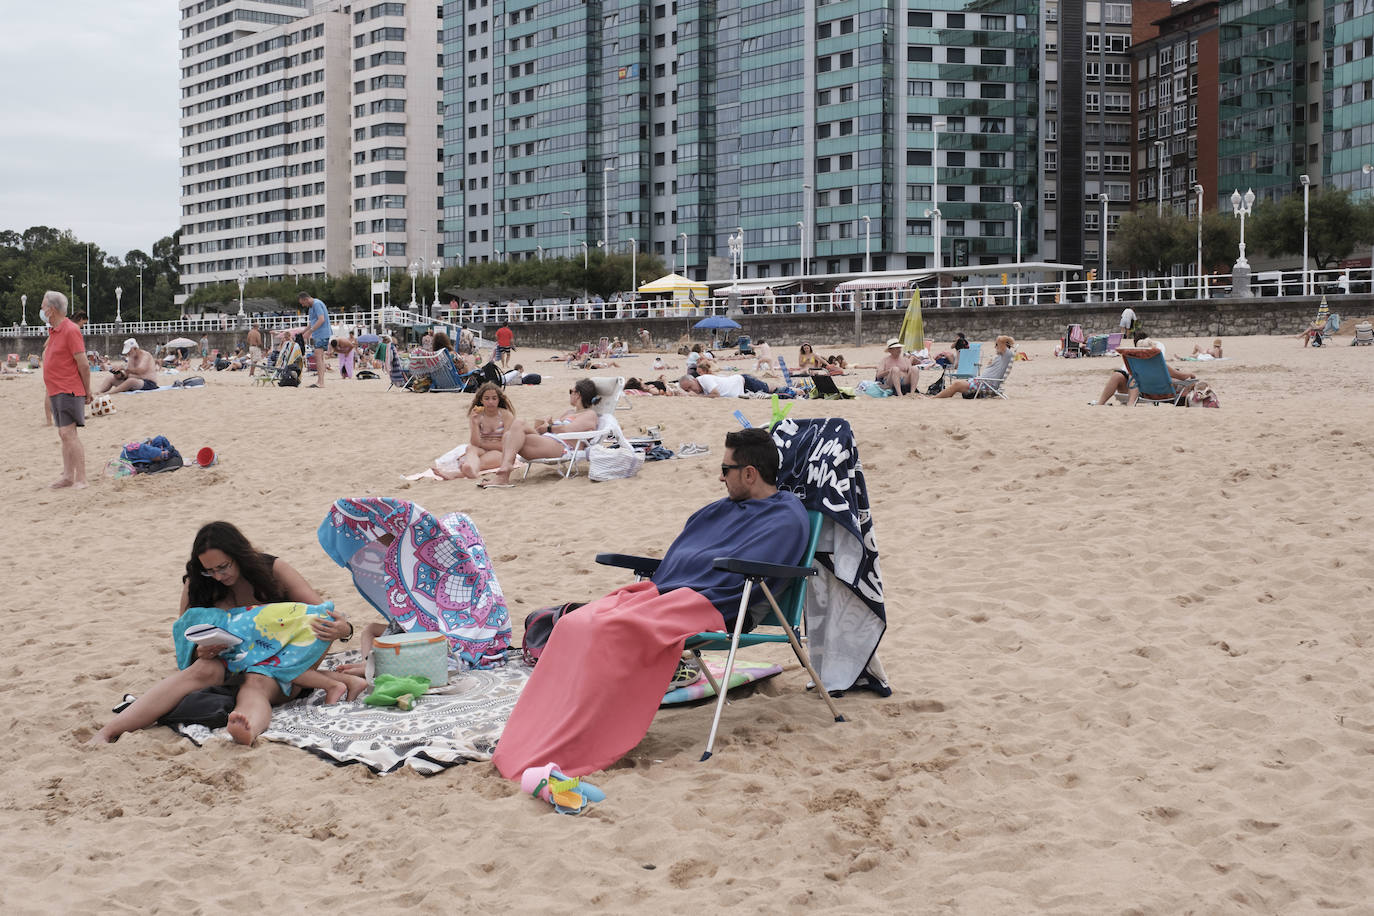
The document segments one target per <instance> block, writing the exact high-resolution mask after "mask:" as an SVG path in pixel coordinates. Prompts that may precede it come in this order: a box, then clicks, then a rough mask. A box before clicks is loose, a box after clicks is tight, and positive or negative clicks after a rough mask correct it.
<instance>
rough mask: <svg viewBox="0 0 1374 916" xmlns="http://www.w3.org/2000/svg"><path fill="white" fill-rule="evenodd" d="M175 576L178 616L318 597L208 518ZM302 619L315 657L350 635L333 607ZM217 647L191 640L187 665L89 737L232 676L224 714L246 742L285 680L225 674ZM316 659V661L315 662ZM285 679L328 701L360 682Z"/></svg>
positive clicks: (306, 675) (282, 692) (355, 689)
mask: <svg viewBox="0 0 1374 916" xmlns="http://www.w3.org/2000/svg"><path fill="white" fill-rule="evenodd" d="M182 583H183V584H182V589H181V610H180V612H179V613H180V614H182V615H184V614H185V613H186V611H187V609H188V608H193V607H200V608H220V609H222V610H229V609H231V608H238V607H249V606H252V605H256V604H268V603H273V602H300V603H304V604H311V605H319V604H323V603H324V599H322V598H321V597H320V595H319V593H318V592H316V591H315V589H313V588H311V586H310V583H308V582H306V581H305V579H304V577H302V576H301V574H300V573H298V572H297V571H296V570H295V569H294V568H292V566H291V565H290V564H289V563H287V562H286V561H285V560H282V559H280V558H278V557H274V556H272V555H271V554H266V553H262V552H260V551H258V550H256V549H254V548H253V546H252V545H251V544H250V543H249V542H248V539H247V538H245V537H244V536H243V534H242V533H241V532H240V531H239V530H238V528H236V527H234V526H233V525H231V524H230V523H229V522H211V523H209V524H208V525H205V526H203V527H202V528H201V529H200V531H198V532H197V533H196V537H195V541H194V542H193V543H192V547H191V558H190V559H189V560H188V561H187V562H186V575H185V576H183V577H182ZM309 626H310V630H311V631H313V634H314V636H315V639H316V640H318V641H319V642H320V643H323V645H321V647H320V650H319V658H323V657H324V652H325V649H326V648H327V647H328V646H327V644H328V642H330V641H332V640H335V639H345V640H346V639H348V638H350V637H351V636H352V635H353V625H352V624H351V623H349V621H348V618H347V617H346V616H345V615H344V614H343V613H342V612H339V611H334V612H333V613H332V616H330V617H327V618H326V617H315V618H312V619H311V621H310V623H309ZM224 648H225V647H224V646H222V645H221V646H213V645H210V646H199V647H197V649H196V651H195V655H194V658H193V660H192V661H191V662H190V664H189V665H187V667H185V668H183V669H182V670H181V671H178V672H177V673H176V674H173V675H171V676H170V677H166V678H163V679H162V680H161V681H159V682H158V683H157V684H156V685H155V686H154V687H153V688H152V689H151V690H149V691H148V692H147V693H145V694H144V695H143V696H141V697H139V698H138V699H137V700H135V701H134V702H133V703H132V704H131V705H129V706H128V707H126V708H125V709H123V710H122V711H120V712H119V713H118V714H117V715H116V716H115V717H114V718H113V719H111V720H110V721H109V722H108V723H107V724H106V725H105V727H104V728H102V729H100V730H99V731H98V732H96V733H95V735H93V736H92V737H91V743H95V744H105V743H109V742H111V741H115V740H117V739H118V738H119V736H120V735H122V734H124V733H125V732H127V731H134V730H136V729H140V728H146V727H148V726H149V725H152V724H153V723H154V722H156V721H157V720H158V719H159V718H161V717H162V716H164V715H166V714H167V713H168V712H171V711H172V710H173V709H174V708H176V705H177V704H178V703H180V702H181V701H182V700H183V699H185V698H186V697H187V696H188V695H190V694H191V693H193V692H195V691H197V690H201V689H204V688H207V687H216V686H219V685H220V684H225V683H235V682H236V681H237V682H238V687H239V690H238V697H237V702H236V705H235V707H234V711H233V712H231V713H230V714H229V724H228V731H229V734H230V735H231V736H232V737H233V739H234V740H235V741H237V742H238V743H239V744H252V743H253V742H254V741H255V740H256V739H257V737H258V735H260V734H262V732H263V731H264V730H265V729H266V728H267V726H268V723H269V722H271V719H272V707H273V706H274V705H276V704H279V703H282V702H284V701H285V700H287V699H289V698H290V697H289V696H288V692H287V685H283V684H282V683H281V682H280V681H279V680H278V679H277V678H275V677H272V676H270V675H269V674H265V673H260V672H258V671H254V670H252V669H250V670H248V671H246V672H245V673H243V674H242V675H230V674H229V672H228V669H227V667H226V665H225V663H224V661H222V660H221V659H220V658H219V654H220V653H221V652H222V651H223V650H224ZM318 663H319V662H318V660H316V662H315V664H318ZM240 678H241V680H240ZM289 686H290V687H291V688H292V689H291V691H290V693H291V695H295V688H299V687H308V688H311V689H317V688H318V689H323V690H324V691H325V700H326V702H329V703H336V702H338V701H339V700H341V699H343V698H344V697H345V696H347V697H348V699H350V700H352V699H356V698H357V696H358V695H359V694H360V693H362V691H363V690H364V688H366V686H367V682H366V681H365V680H363V679H362V678H360V677H354V676H352V675H347V674H339V673H335V672H327V671H318V670H314V669H309V670H306V671H305V672H303V673H302V674H300V675H298V676H297V677H296V678H295V679H294V682H292V683H291V684H290V685H289Z"/></svg>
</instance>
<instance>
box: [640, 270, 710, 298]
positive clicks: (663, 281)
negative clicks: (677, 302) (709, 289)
mask: <svg viewBox="0 0 1374 916" xmlns="http://www.w3.org/2000/svg"><path fill="white" fill-rule="evenodd" d="M682 290H690V291H692V292H694V293H701V294H703V295H704V294H705V293H706V284H705V283H698V282H697V281H695V280H689V279H687V278H686V277H681V276H678V275H677V274H668V275H667V276H666V277H659V278H658V279H657V280H654V281H652V282H650V283H645V284H644V285H643V286H641V287H640V288H639V290H638V292H641V293H671V292H680V291H682Z"/></svg>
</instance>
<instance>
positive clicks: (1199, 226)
mask: <svg viewBox="0 0 1374 916" xmlns="http://www.w3.org/2000/svg"><path fill="white" fill-rule="evenodd" d="M1193 190H1194V191H1196V192H1197V285H1198V286H1200V287H1202V289H1201V291H1200V294H1199V296H1198V298H1199V299H1208V298H1211V297H1210V294H1209V290H1208V289H1207V284H1206V283H1205V282H1203V279H1202V195H1203V191H1202V185H1201V184H1195V185H1193Z"/></svg>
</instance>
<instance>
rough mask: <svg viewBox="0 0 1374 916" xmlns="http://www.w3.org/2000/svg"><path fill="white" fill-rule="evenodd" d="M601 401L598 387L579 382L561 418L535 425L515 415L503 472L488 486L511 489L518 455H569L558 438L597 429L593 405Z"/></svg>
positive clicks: (508, 436)
mask: <svg viewBox="0 0 1374 916" xmlns="http://www.w3.org/2000/svg"><path fill="white" fill-rule="evenodd" d="M597 400H599V398H598V396H597V393H596V385H594V384H593V383H592V380H591V379H586V378H584V379H579V380H578V381H577V382H575V383H574V384H573V386H572V387H571V388H569V389H568V405H569V406H568V409H567V410H565V411H564V412H563V415H562V416H560V417H547V418H546V419H543V420H538V421H536V422H534V423H527V422H525V421H524V420H516V419H514V417H513V416H512V419H511V423H510V424H509V428H508V429H507V431H506V441H505V446H504V449H503V452H504V453H503V454H502V456H501V464H500V470H498V471H497V472H496V474H495V475H494V477H495V479H494V480H493V481H492V482H491V483H488V484H478V486H487V487H509V486H511V485H512V484H511V482H510V473H511V471H513V470H514V469H515V456H516V455H519V456H520V457H521V458H524V459H525V460H527V461H528V460H531V459H534V458H560V457H562V456H563V455H566V454H567V453H568V444H567V443H566V442H565V441H564V440H562V439H560V438H558V436H559V435H562V434H566V433H585V432H590V431H592V430H594V429H596V421H597V416H596V411H595V410H593V409H592V405H593V404H595V403H596V402H597Z"/></svg>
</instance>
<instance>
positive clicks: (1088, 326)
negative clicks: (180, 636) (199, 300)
mask: <svg viewBox="0 0 1374 916" xmlns="http://www.w3.org/2000/svg"><path fill="white" fill-rule="evenodd" d="M1320 301H1321V299H1320V297H1300V296H1289V297H1284V298H1278V297H1256V298H1250V299H1239V298H1237V299H1205V300H1174V301H1167V302H1158V301H1154V302H1111V303H1088V304H1083V305H1076V304H1069V305H1033V306H1028V305H1021V306H987V307H983V306H967V307H946V308H939V309H936V308H926V309H925V310H924V312H923V317H924V319H925V331H926V336H927V337H929V338H931V339H933V340H935V341H937V342H939V343H947V342H948V341H950V340H953V339H954V335H955V334H956V333H957V332H960V331H962V332H963V333H964V334H965V335H967V336H968V338H969V339H970V340H991V339H993V338H994V337H996V336H997V335H998V334H1010V335H1012V336H1013V337H1015V338H1017V339H1018V340H1057V339H1059V338H1060V337H1062V336H1063V334H1064V330H1065V328H1067V327H1068V326H1069V325H1070V324H1080V325H1082V326H1083V329H1084V331H1085V332H1087V333H1088V334H1101V333H1110V332H1113V331H1116V330H1117V329H1118V325H1119V324H1120V320H1121V310H1122V309H1124V308H1125V307H1126V306H1128V305H1129V306H1130V307H1131V308H1133V309H1135V312H1136V314H1137V315H1138V316H1139V317H1140V320H1141V322H1142V323H1143V325H1144V327H1145V330H1146V331H1147V332H1148V333H1150V334H1152V335H1156V336H1159V337H1173V338H1178V337H1203V338H1205V337H1242V336H1245V335H1250V334H1297V333H1298V332H1299V331H1301V330H1303V329H1304V328H1306V327H1307V326H1308V325H1309V324H1310V323H1311V321H1312V319H1313V318H1314V317H1315V316H1316V314H1317V306H1318V304H1319V303H1320ZM1330 307H1331V311H1333V312H1337V313H1339V314H1341V315H1342V316H1343V317H1344V318H1345V319H1347V320H1349V319H1354V318H1363V317H1369V316H1371V315H1374V298H1372V297H1370V296H1368V295H1347V296H1338V297H1333V298H1332V299H1331V300H1330ZM902 314H903V313H902V312H901V311H900V310H896V311H894V310H886V311H876V312H875V311H865V312H864V313H863V316H862V322H861V328H860V329H859V330H858V332H857V333H856V330H855V324H854V313H853V312H808V313H801V314H791V315H785V314H770V315H742V316H739V317H737V318H736V320H737V321H738V322H739V323H740V325H741V326H742V328H741V330H740V331H738V332H731V333H730V334H729V335H728V337H729V339H731V340H733V339H734V337H735V334H736V333H739V334H746V335H748V336H749V337H751V338H753V339H754V340H755V341H758V340H759V339H761V338H762V339H766V340H767V341H768V342H769V343H770V344H773V345H777V346H796V345H798V344H799V343H801V342H802V341H804V340H809V341H813V342H816V343H823V344H827V345H836V346H856V345H867V344H875V343H882V342H883V341H884V340H886V339H887V338H889V337H892V336H894V335H895V334H896V333H897V330H898V328H899V327H900V325H901V322H902ZM697 320H698V319H697V318H626V319H614V318H609V319H601V320H585V319H582V320H577V321H538V322H518V323H516V324H514V325H513V328H514V330H515V342H516V346H526V347H548V348H552V349H560V348H568V349H571V348H572V347H574V346H576V345H577V344H578V343H580V342H581V341H584V340H586V341H590V342H592V343H595V342H596V341H597V340H598V339H599V338H601V337H603V336H605V337H610V338H614V337H617V336H618V337H620V338H621V339H623V340H624V341H626V343H628V344H629V345H630V348H631V349H632V350H638V349H640V343H639V329H640V328H645V329H647V330H648V331H649V333H650V334H652V335H653V341H654V345H655V347H660V348H662V347H666V348H669V349H672V348H675V347H676V346H677V345H678V343H679V342H680V341H693V342H704V341H708V340H710V337H711V335H710V332H709V331H694V330H692V325H693V324H695V323H696V321H697ZM476 328H477V329H478V330H479V331H481V333H482V336H483V337H484V338H486V339H488V340H490V339H491V338H492V337H493V336H494V335H495V332H496V325H495V324H487V325H477V326H476ZM7 330H9V329H4V328H0V342H3V343H7V344H8V345H9V346H8V347H6V348H5V349H6V350H7V352H8V351H11V350H12V349H13V348H14V347H15V345H19V348H20V349H22V350H23V351H24V352H25V353H28V352H35V351H38V350H40V349H41V347H42V335H41V332H40V331H39V330H38V329H30V331H31V334H32V336H30V337H29V338H27V339H24V340H22V341H17V340H12V339H11V340H9V341H4V338H5V336H6V334H5V332H6V331H7ZM200 333H207V336H209V338H210V346H211V347H212V348H216V349H218V350H220V351H221V352H226V353H232V352H233V351H234V347H235V345H237V344H239V343H242V342H243V334H242V332H238V331H209V332H200V331H193V332H190V333H188V334H187V335H186V336H189V337H192V338H195V339H199V336H200ZM127 336H129V334H128V333H124V334H87V335H86V340H87V344H86V345H87V347H88V348H90V349H93V350H97V351H99V352H101V353H110V354H117V353H119V347H120V344H121V342H122V340H123V338H124V337H127ZM169 336H175V335H169ZM721 336H722V337H726V336H727V335H725V334H722V335H721ZM153 342H154V340H153V338H148V339H147V341H146V342H145V344H146V345H148V346H151V344H152V343H153Z"/></svg>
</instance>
